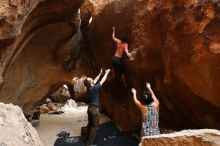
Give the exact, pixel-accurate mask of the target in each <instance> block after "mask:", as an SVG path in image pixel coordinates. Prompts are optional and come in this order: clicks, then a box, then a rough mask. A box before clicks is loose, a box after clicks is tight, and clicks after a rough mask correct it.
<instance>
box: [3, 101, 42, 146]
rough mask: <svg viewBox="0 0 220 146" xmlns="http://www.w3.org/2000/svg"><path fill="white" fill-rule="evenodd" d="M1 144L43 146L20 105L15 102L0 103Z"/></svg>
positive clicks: (4, 145)
mask: <svg viewBox="0 0 220 146" xmlns="http://www.w3.org/2000/svg"><path fill="white" fill-rule="evenodd" d="M0 146H43V144H42V142H41V140H40V138H39V135H38V133H37V131H36V130H35V129H34V128H33V127H32V126H31V124H30V123H29V122H28V121H27V119H26V118H25V116H24V114H23V112H22V110H21V109H20V107H18V106H14V105H13V104H3V103H0Z"/></svg>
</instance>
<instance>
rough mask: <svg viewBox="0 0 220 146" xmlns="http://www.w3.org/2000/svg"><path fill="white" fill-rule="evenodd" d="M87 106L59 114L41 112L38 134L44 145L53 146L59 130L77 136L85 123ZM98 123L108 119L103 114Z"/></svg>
mask: <svg viewBox="0 0 220 146" xmlns="http://www.w3.org/2000/svg"><path fill="white" fill-rule="evenodd" d="M87 108H88V106H80V107H77V108H76V109H75V110H73V111H71V112H70V111H69V112H65V113H63V114H60V115H50V114H41V117H40V126H39V127H37V128H36V129H37V131H38V134H39V136H40V138H41V140H42V142H43V143H44V145H45V146H53V145H54V143H55V140H56V139H57V136H56V135H57V134H58V133H59V132H60V131H63V130H64V131H66V132H69V133H70V135H71V136H79V135H80V131H81V127H83V126H86V125H87ZM100 119H101V120H100V124H102V123H105V122H107V121H109V120H110V119H109V118H108V117H106V116H105V115H103V114H102V115H101V118H100Z"/></svg>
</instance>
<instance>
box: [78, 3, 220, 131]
mask: <svg viewBox="0 0 220 146" xmlns="http://www.w3.org/2000/svg"><path fill="white" fill-rule="evenodd" d="M82 7H83V8H85V9H86V10H85V11H83V9H82V11H81V12H82V13H83V12H84V13H85V14H88V13H91V17H92V18H93V19H92V23H91V24H90V27H89V29H88V28H87V32H88V36H87V37H88V38H89V40H90V44H91V46H90V47H91V49H90V50H91V52H93V55H94V56H95V59H96V62H97V65H98V67H105V68H107V67H110V66H111V57H112V56H113V54H114V47H115V46H114V43H113V41H112V39H111V33H112V26H115V27H116V36H119V35H120V34H122V33H126V34H127V35H128V40H129V46H130V47H129V49H130V50H134V49H137V48H139V50H138V51H137V55H136V58H135V60H134V61H129V60H128V59H127V58H126V57H125V58H124V60H125V64H126V72H127V74H126V76H127V81H128V83H129V85H130V86H131V87H135V88H136V89H137V90H138V91H140V90H142V89H143V88H144V85H145V82H146V81H147V82H150V83H152V88H153V90H155V92H156V95H157V96H158V98H159V100H160V102H161V104H160V105H161V108H160V125H161V126H165V127H168V128H169V127H170V128H179V129H181V128H201V127H208V128H220V125H219V123H220V100H219V99H220V98H219V96H220V92H219V88H220V81H219V79H220V74H219V72H220V68H219V63H220V57H219V52H220V51H219V50H220V49H219V37H218V36H219V34H220V30H219V25H220V17H219V16H220V11H219V9H220V2H219V1H216V0H206V1H204V0H187V1H184V0H179V1H167V0H163V1H161V0H117V1H112V0H89V2H88V3H87V5H86V6H82ZM88 8H89V9H88ZM88 10H89V11H88ZM108 84H109V85H110V86H108V87H105V90H104V91H102V105H103V108H104V110H105V111H106V112H107V113H108V115H110V116H111V117H112V118H113V119H114V120H115V121H116V122H117V123H118V124H119V125H120V126H121V127H123V128H124V129H126V130H134V129H135V128H136V127H138V124H140V123H139V122H138V121H140V120H141V115H140V113H139V112H138V110H137V108H136V107H135V106H134V104H133V101H132V99H129V98H128V97H129V91H125V90H124V89H123V88H121V86H122V85H121V82H120V79H118V80H117V79H115V80H114V81H112V82H110V83H108ZM106 85H107V84H106Z"/></svg>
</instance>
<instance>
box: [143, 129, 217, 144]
mask: <svg viewBox="0 0 220 146" xmlns="http://www.w3.org/2000/svg"><path fill="white" fill-rule="evenodd" d="M141 145H142V146H149V145H150V146H158V145H166V146H173V145H175V146H189V145H193V146H219V145H220V131H217V130H211V129H202V130H184V131H180V132H176V133H172V134H162V135H158V136H150V137H148V138H144V139H143V141H142V143H141Z"/></svg>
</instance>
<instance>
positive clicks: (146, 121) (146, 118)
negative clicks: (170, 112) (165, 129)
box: [131, 83, 160, 137]
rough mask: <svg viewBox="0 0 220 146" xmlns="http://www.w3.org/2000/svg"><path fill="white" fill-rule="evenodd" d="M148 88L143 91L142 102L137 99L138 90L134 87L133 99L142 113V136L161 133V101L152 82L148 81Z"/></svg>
mask: <svg viewBox="0 0 220 146" xmlns="http://www.w3.org/2000/svg"><path fill="white" fill-rule="evenodd" d="M146 88H147V89H146V90H145V91H144V92H142V93H141V102H140V101H138V100H137V96H136V90H135V89H134V88H133V89H132V90H131V91H132V93H133V100H134V103H135V105H136V106H137V107H138V108H139V109H140V111H141V113H142V129H141V136H142V137H143V136H151V135H158V134H160V130H159V126H158V124H159V101H158V99H157V97H156V96H155V94H154V92H153V90H152V89H151V86H150V83H146Z"/></svg>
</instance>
